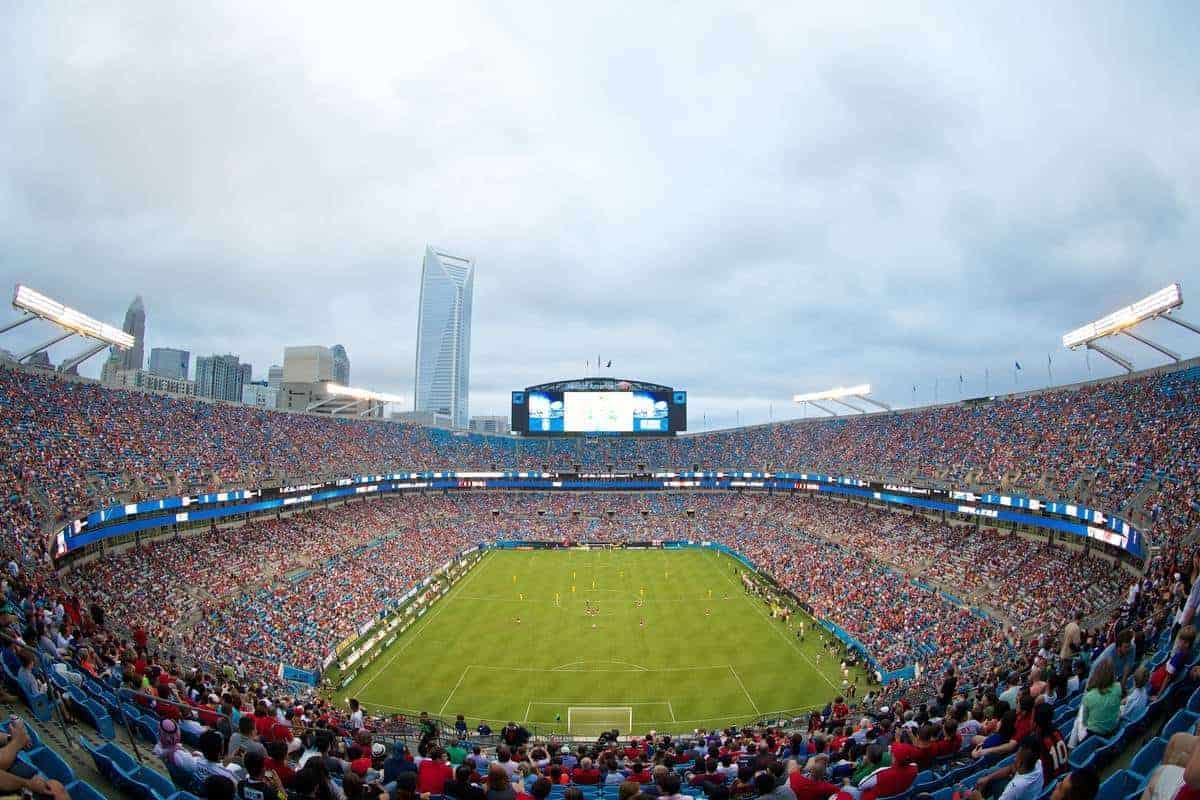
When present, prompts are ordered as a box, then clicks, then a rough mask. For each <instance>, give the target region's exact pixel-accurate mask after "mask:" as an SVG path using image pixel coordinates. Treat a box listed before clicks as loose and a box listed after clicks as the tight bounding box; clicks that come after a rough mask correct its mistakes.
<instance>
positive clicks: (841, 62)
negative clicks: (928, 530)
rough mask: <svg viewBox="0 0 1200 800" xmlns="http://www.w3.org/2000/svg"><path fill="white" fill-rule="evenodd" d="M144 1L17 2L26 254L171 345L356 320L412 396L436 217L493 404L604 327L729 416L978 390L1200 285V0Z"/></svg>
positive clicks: (1090, 371)
mask: <svg viewBox="0 0 1200 800" xmlns="http://www.w3.org/2000/svg"><path fill="white" fill-rule="evenodd" d="M129 8H130V9H131V10H129V11H125V12H121V13H118V12H117V11H116V10H114V9H108V8H104V7H98V8H94V9H92V10H91V12H90V13H89V15H88V16H87V20H86V23H85V22H83V21H81V19H80V18H79V17H78V16H77V15H75V14H72V13H70V12H69V11H68V10H67V9H63V8H57V7H54V6H47V7H38V8H37V9H36V10H35V8H34V7H31V6H28V5H22V4H17V5H15V6H14V5H7V6H4V7H3V8H0V38H3V40H4V42H5V44H6V45H8V46H7V47H5V48H0V62H2V63H3V64H4V66H5V67H6V69H5V70H4V73H3V74H5V75H8V76H16V77H10V79H9V80H7V81H3V80H0V103H3V105H4V107H5V108H6V109H11V114H9V115H8V116H7V117H6V123H7V127H6V129H5V130H6V141H7V142H9V143H10V144H11V147H9V148H6V149H5V150H4V151H3V152H0V224H2V225H3V227H4V230H5V232H6V235H5V237H3V240H0V264H3V265H5V266H4V267H3V268H0V277H3V278H4V279H5V283H6V285H7V286H9V287H11V285H12V284H14V283H17V282H27V283H29V284H30V285H31V286H32V287H34V288H36V289H38V290H39V291H41V292H44V293H45V294H47V295H49V296H51V297H54V298H56V299H58V300H61V301H62V302H64V303H67V304H68V305H71V306H73V307H75V308H79V309H80V310H82V311H84V312H86V313H88V314H90V315H91V316H94V317H96V318H97V319H102V320H104V321H105V322H108V323H109V324H113V325H119V324H120V323H121V320H122V318H123V315H124V313H125V311H126V307H127V306H128V304H129V300H130V298H131V297H132V296H133V295H134V294H135V293H139V294H141V295H142V296H143V297H144V298H145V301H146V309H147V311H148V315H149V319H148V322H147V332H146V333H147V335H146V342H145V345H144V348H145V350H146V351H148V350H149V349H150V348H152V347H155V346H167V347H177V348H182V349H187V350H189V351H191V352H192V353H193V357H194V356H195V354H201V353H203V354H210V353H238V354H240V355H241V357H242V358H243V359H245V360H247V361H249V362H251V363H253V364H255V365H256V366H257V367H258V368H260V369H261V368H262V367H263V366H265V365H268V364H273V363H280V358H281V353H282V350H283V348H284V347H286V346H289V345H292V344H296V343H305V342H325V343H334V342H340V343H342V344H343V345H344V346H345V347H346V348H347V349H348V351H349V352H350V353H351V354H352V355H353V361H354V364H353V367H354V368H353V371H352V375H351V378H352V383H353V384H354V385H355V386H359V387H364V388H370V389H375V390H379V391H385V392H390V393H394V394H402V395H405V396H408V395H410V394H411V393H412V387H413V381H414V378H415V376H414V365H415V357H416V352H415V341H414V336H413V331H414V330H415V328H416V326H417V317H418V309H417V307H418V289H417V287H418V285H419V280H420V268H421V260H422V253H423V252H424V248H425V245H426V243H429V242H434V243H437V244H438V245H439V246H440V247H444V248H445V249H446V250H447V251H448V252H451V253H464V254H468V255H470V256H472V257H473V258H475V259H476V260H477V262H478V263H479V264H480V265H481V266H484V267H485V268H484V269H481V270H480V271H479V273H478V275H477V276H476V286H475V293H476V295H477V297H478V302H477V303H476V304H475V309H474V315H473V317H474V318H473V323H472V353H471V365H470V413H471V414H474V415H483V414H503V413H506V412H507V410H508V405H509V392H511V391H512V390H513V389H518V388H521V387H524V386H529V385H533V384H538V383H542V382H546V381H551V380H565V379H570V378H574V377H579V376H582V375H583V374H585V373H586V372H592V371H594V369H593V368H592V367H590V366H589V367H588V368H585V363H586V364H589V365H590V364H594V360H595V357H596V354H597V353H598V352H599V353H601V354H603V358H604V359H605V361H607V360H609V359H611V360H612V362H613V367H612V369H611V370H605V371H604V374H614V375H616V374H619V375H620V376H622V377H628V378H632V379H640V380H647V381H653V382H658V383H663V384H668V385H671V386H676V387H679V388H681V389H685V390H687V391H688V393H689V409H690V414H691V426H690V427H692V428H693V429H696V428H697V427H700V426H702V425H704V424H705V420H707V424H708V425H710V426H713V427H724V426H729V425H733V424H735V423H737V422H741V423H743V424H744V423H749V422H766V421H768V420H770V419H776V420H778V419H783V418H788V417H795V416H799V415H800V414H801V409H799V408H797V407H795V406H794V405H792V404H791V402H790V399H791V397H792V395H793V394H795V393H797V392H807V391H817V390H821V389H825V388H828V387H832V386H847V385H853V384H857V383H863V382H868V383H870V384H871V385H872V387H873V389H874V396H875V397H877V398H878V399H880V400H882V401H884V402H887V403H889V404H891V405H893V406H897V407H900V406H908V405H912V404H914V403H918V404H923V403H931V402H933V401H934V400H935V399H936V400H937V401H939V402H946V401H949V400H957V399H958V398H959V397H972V396H977V395H981V394H983V393H984V392H985V391H990V392H992V393H997V392H1009V391H1014V390H1018V391H1019V390H1024V389H1032V388H1039V387H1041V386H1044V385H1045V384H1047V383H1049V382H1051V381H1053V382H1054V383H1065V382H1071V381H1077V380H1085V379H1087V378H1089V377H1091V378H1098V377H1102V376H1107V375H1113V374H1116V373H1118V372H1119V371H1120V370H1119V368H1117V367H1116V366H1115V365H1113V364H1110V363H1107V362H1106V361H1105V360H1103V359H1099V358H1097V357H1096V355H1095V354H1094V353H1093V354H1091V356H1090V357H1089V355H1088V354H1087V353H1086V352H1084V351H1077V352H1069V351H1066V350H1064V349H1062V346H1061V336H1062V334H1063V333H1065V332H1066V331H1069V330H1071V329H1073V328H1074V327H1076V326H1078V325H1080V324H1083V323H1085V322H1087V321H1088V320H1092V319H1096V318H1097V317H1099V316H1102V315H1104V314H1106V313H1109V312H1111V311H1113V310H1114V309H1117V308H1119V307H1121V306H1124V305H1126V304H1128V303H1130V302H1133V301H1135V300H1137V299H1139V298H1141V297H1145V296H1146V295H1148V294H1150V293H1152V292H1154V291H1157V290H1158V289H1161V288H1162V287H1164V286H1166V285H1168V284H1169V283H1171V282H1173V281H1179V282H1181V283H1182V285H1183V292H1184V297H1185V298H1186V299H1187V301H1186V302H1185V306H1184V308H1183V309H1182V312H1181V313H1182V315H1183V316H1185V317H1189V318H1192V319H1193V320H1194V319H1195V318H1197V317H1200V312H1197V311H1194V310H1192V309H1193V308H1194V307H1195V306H1196V305H1198V304H1200V296H1197V294H1196V293H1197V292H1200V277H1198V276H1200V268H1198V266H1197V263H1196V256H1195V253H1196V252H1197V251H1198V249H1200V140H1197V138H1196V137H1189V136H1187V135H1186V133H1185V132H1186V131H1189V130H1193V129H1195V128H1196V127H1198V126H1200V105H1198V104H1197V103H1195V102H1194V87H1195V85H1196V81H1197V80H1200V64H1198V63H1197V62H1198V60H1197V58H1196V55H1195V47H1194V39H1195V36H1194V32H1195V30H1196V24H1197V16H1198V15H1197V11H1196V9H1195V8H1193V7H1191V6H1179V5H1177V4H1176V5H1171V4H1163V3H1156V2H1151V3H1148V4H1143V5H1142V6H1139V7H1138V8H1136V9H1135V8H1132V7H1129V6H1121V5H1117V4H1113V3H1108V2H1100V3H1096V4H1094V5H1093V6H1092V7H1090V8H1089V13H1087V14H1079V13H1078V12H1077V10H1075V9H1072V8H1070V7H1047V6H1046V5H1045V4H1035V3H1032V2H1028V3H1022V2H1018V3H1016V4H1007V5H1005V6H1003V7H1002V8H998V7H984V6H978V5H963V4H952V3H937V2H935V3H933V4H920V5H918V4H906V3H898V4H892V5H885V6H880V5H879V4H872V5H863V6H858V5H855V4H851V5H849V6H846V5H839V6H826V7H821V8H818V9H814V8H811V7H806V8H800V7H789V6H786V5H780V6H773V7H772V6H768V7H747V8H732V7H729V6H728V5H727V4H726V5H721V4H708V3H703V2H701V3H699V4H695V5H693V6H691V7H689V13H686V14H682V15H681V14H679V13H676V12H672V11H670V10H669V9H667V8H665V7H653V8H645V7H642V6H637V7H635V6H632V5H629V6H624V5H622V4H619V3H618V4H616V5H613V6H606V7H603V8H596V9H591V10H589V11H583V10H581V9H578V8H575V7H570V6H554V5H551V4H546V5H544V6H535V7H533V8H528V7H526V8H516V9H500V8H498V7H497V8H493V7H488V6H475V7H471V6H460V5H457V4H450V5H436V6H433V7H428V8H426V7H422V8H420V9H412V8H406V7H395V8H392V9H386V10H380V11H377V12H372V13H371V14H367V15H363V16H350V17H348V16H347V15H345V14H344V13H339V10H338V9H336V8H334V7H327V8H321V7H319V5H316V4H314V6H313V7H311V8H310V7H307V6H306V7H305V8H304V9H303V13H299V14H295V15H279V14H275V13H269V12H265V11H263V10H262V8H261V7H257V6H253V5H248V4H238V3H233V2H226V1H224V0H216V2H215V3H212V4H203V5H202V6H195V5H192V6H188V7H185V8H182V9H173V10H172V11H171V12H170V13H167V12H162V11H161V9H160V7H159V6H156V5H155V4H151V3H145V2H142V0H130V6H129ZM631 14H636V16H637V19H638V25H636V26H630V25H629V24H628V19H629V16H630V15H631ZM129 19H133V20H136V24H127V23H128V21H129ZM267 20H269V22H270V24H264V22H265V21H267ZM301 20H305V22H304V23H303V24H302V23H301ZM1030 20H1036V24H1032V23H1031V22H1030ZM414 24H415V25H418V26H421V28H422V29H437V30H443V29H444V30H454V31H456V32H457V35H456V36H455V37H454V39H453V42H452V45H451V46H449V47H434V46H432V45H421V46H417V47H402V48H397V47H396V46H395V43H394V41H393V39H392V37H391V36H390V35H389V32H391V31H394V30H396V29H411V28H412V26H413V25H414ZM97 30H102V31H104V35H103V36H99V37H98V36H97V34H96V31H97ZM311 30H321V31H322V36H321V37H320V38H319V40H318V39H314V38H313V37H312V36H311V35H310V34H309V32H310V31H311ZM1113 31H1120V46H1119V47H1114V46H1112V41H1113V38H1112V37H1113V34H1112V32H1113ZM797 43H803V45H802V46H797ZM180 53H186V54H187V56H188V57H187V58H180V57H179V54H180ZM1064 64H1066V65H1070V68H1069V69H1064V68H1063V65H1064ZM180 97H187V98H188V103H187V108H188V113H186V114H180V113H179V104H178V98H180ZM265 97H270V98H273V102H270V103H264V102H262V98H265ZM448 97H453V98H455V101H454V102H453V103H447V102H446V99H447V98H448ZM31 98H36V99H37V101H36V102H31V101H30V99H31ZM431 109H436V113H434V114H432V115H431V114H430V110H431ZM751 120H753V121H754V122H753V123H750V121H751ZM24 328H25V330H20V329H18V330H15V331H13V332H12V334H11V337H12V342H11V345H9V344H6V345H5V347H6V349H10V350H13V351H14V352H20V351H21V350H22V349H24V348H27V347H31V346H34V345H36V344H38V343H39V342H40V341H44V340H45V338H46V333H45V331H41V330H35V326H34V325H28V326H24ZM1146 333H1147V334H1148V335H1149V337H1150V338H1151V339H1153V340H1155V341H1159V342H1162V343H1163V344H1164V345H1166V346H1167V347H1169V348H1171V349H1174V350H1176V351H1178V352H1180V354H1181V355H1183V356H1185V357H1186V356H1192V355H1195V354H1196V353H1197V348H1196V345H1195V344H1194V343H1193V342H1192V341H1190V337H1188V336H1184V335H1176V332H1175V331H1173V330H1171V326H1169V325H1168V324H1167V323H1164V322H1153V323H1149V325H1148V330H1147V331H1146ZM38 337H41V338H40V339H39V338H38ZM1113 347H1114V348H1115V349H1117V350H1118V351H1119V352H1122V353H1123V354H1124V355H1127V356H1130V357H1132V359H1133V362H1134V365H1135V367H1137V368H1144V367H1150V366H1153V365H1155V364H1160V363H1163V360H1164V359H1162V358H1160V357H1159V356H1158V355H1157V354H1155V353H1153V352H1152V351H1149V350H1148V349H1146V348H1143V347H1141V346H1140V345H1138V344H1137V343H1135V342H1132V341H1117V342H1114V343H1113ZM77 350H78V347H76V348H74V350H73V349H72V348H70V347H68V346H66V343H64V345H60V346H56V347H55V348H53V349H52V351H51V360H52V361H53V362H54V363H58V362H60V361H61V360H62V359H63V358H64V357H67V356H69V355H72V354H73V352H75V351H77ZM102 359H103V356H97V357H96V358H93V359H92V360H91V361H89V362H87V363H85V364H84V365H82V369H81V371H82V373H83V374H84V375H86V376H88V377H95V376H97V375H98V374H99V371H100V368H101V366H102V363H101V362H102ZM1017 362H1019V363H1021V364H1022V366H1023V367H1024V369H1023V370H1020V371H1017V370H1015V369H1014V364H1015V363H1017ZM960 375H961V376H963V380H962V381H961V382H960V381H959V376H960ZM260 377H261V376H260ZM914 387H916V391H915V392H914V390H913V389H914Z"/></svg>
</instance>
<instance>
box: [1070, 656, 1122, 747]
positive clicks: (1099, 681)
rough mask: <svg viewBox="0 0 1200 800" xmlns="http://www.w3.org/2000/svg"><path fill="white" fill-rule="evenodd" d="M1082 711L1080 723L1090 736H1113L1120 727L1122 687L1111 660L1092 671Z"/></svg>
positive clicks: (1101, 663)
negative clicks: (1114, 672)
mask: <svg viewBox="0 0 1200 800" xmlns="http://www.w3.org/2000/svg"><path fill="white" fill-rule="evenodd" d="M1080 709H1081V712H1082V713H1081V715H1080V721H1081V722H1082V723H1083V727H1084V730H1085V731H1086V732H1087V734H1088V735H1092V734H1095V735H1098V736H1111V735H1112V734H1113V733H1115V732H1116V730H1117V728H1118V727H1120V725H1121V685H1120V684H1118V683H1117V679H1116V677H1115V675H1114V674H1113V662H1112V660H1111V659H1106V660H1104V661H1101V662H1100V663H1099V664H1097V665H1096V668H1095V669H1094V670H1092V676H1091V677H1090V678H1089V679H1088V686H1087V691H1086V692H1085V693H1084V695H1083V704H1082V705H1081V706H1080ZM1081 738H1086V737H1081Z"/></svg>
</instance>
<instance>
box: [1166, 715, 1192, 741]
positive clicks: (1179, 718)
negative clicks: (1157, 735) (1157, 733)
mask: <svg viewBox="0 0 1200 800" xmlns="http://www.w3.org/2000/svg"><path fill="white" fill-rule="evenodd" d="M1197 719H1200V714H1193V713H1192V712H1190V711H1188V710H1186V709H1183V708H1181V709H1179V710H1178V711H1176V712H1175V714H1174V716H1172V717H1171V718H1170V719H1169V720H1167V724H1166V725H1164V726H1163V729H1162V738H1164V739H1170V738H1171V737H1172V736H1174V735H1175V734H1177V733H1187V732H1190V731H1191V729H1192V727H1193V726H1194V725H1195V724H1196V720H1197Z"/></svg>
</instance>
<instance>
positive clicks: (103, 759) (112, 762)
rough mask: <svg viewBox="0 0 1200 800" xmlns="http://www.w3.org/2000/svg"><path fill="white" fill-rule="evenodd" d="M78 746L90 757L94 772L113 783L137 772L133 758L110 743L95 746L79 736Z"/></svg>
mask: <svg viewBox="0 0 1200 800" xmlns="http://www.w3.org/2000/svg"><path fill="white" fill-rule="evenodd" d="M79 744H80V745H82V746H83V749H84V750H86V751H88V754H89V755H91V757H92V761H93V762H94V763H95V764H96V771H97V772H99V773H100V774H101V775H103V776H104V777H105V778H107V779H108V780H109V781H111V782H113V783H116V782H117V781H118V780H119V779H120V778H121V777H123V776H124V775H127V774H129V773H131V772H134V771H136V770H137V767H138V765H137V762H136V761H134V760H133V757H132V756H131V755H129V754H128V753H126V752H125V751H124V750H122V749H121V748H120V747H118V746H117V745H115V744H113V743H112V742H104V743H103V744H100V745H96V744H93V743H92V740H91V739H89V738H87V737H86V736H80V737H79Z"/></svg>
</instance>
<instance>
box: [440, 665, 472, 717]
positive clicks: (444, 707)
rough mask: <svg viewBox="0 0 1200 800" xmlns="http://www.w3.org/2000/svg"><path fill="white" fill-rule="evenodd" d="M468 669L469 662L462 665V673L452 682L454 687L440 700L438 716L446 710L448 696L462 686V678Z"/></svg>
mask: <svg viewBox="0 0 1200 800" xmlns="http://www.w3.org/2000/svg"><path fill="white" fill-rule="evenodd" d="M470 669H471V665H470V664H467V665H466V666H465V667H463V671H462V675H459V676H458V683H456V684H454V688H453V689H451V690H450V694H448V695H446V699H445V700H444V701H442V707H441V708H439V709H438V716H439V717H440V716H441V715H442V714H444V713H445V712H446V706H448V705H450V698H451V697H454V693H455V692H457V691H458V687H460V686H462V682H463V678H465V677H467V672H468V671H469V670H470Z"/></svg>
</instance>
